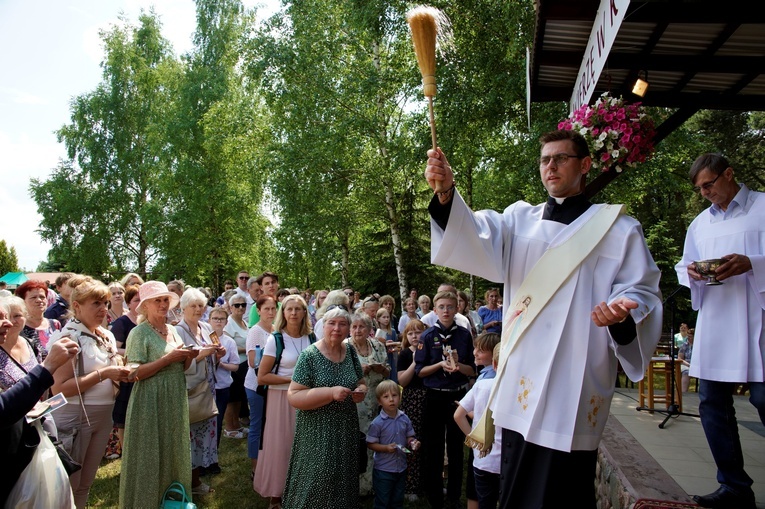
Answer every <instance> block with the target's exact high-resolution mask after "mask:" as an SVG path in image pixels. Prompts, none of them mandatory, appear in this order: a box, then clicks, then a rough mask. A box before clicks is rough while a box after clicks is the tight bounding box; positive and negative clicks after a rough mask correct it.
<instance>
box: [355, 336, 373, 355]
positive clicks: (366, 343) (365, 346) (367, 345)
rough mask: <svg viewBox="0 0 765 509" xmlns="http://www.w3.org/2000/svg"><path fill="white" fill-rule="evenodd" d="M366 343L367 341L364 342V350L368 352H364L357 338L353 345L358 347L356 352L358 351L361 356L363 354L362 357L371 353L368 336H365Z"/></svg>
mask: <svg viewBox="0 0 765 509" xmlns="http://www.w3.org/2000/svg"><path fill="white" fill-rule="evenodd" d="M364 343H365V344H364V351H365V352H366V353H362V351H361V345H359V344H357V343H356V340H355V339H354V340H353V346H354V348H356V352H358V354H359V355H360V356H362V357H367V356H368V355H369V354H370V351H369V350H370V349H369V340H368V339H367V338H364Z"/></svg>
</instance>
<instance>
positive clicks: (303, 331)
mask: <svg viewBox="0 0 765 509" xmlns="http://www.w3.org/2000/svg"><path fill="white" fill-rule="evenodd" d="M269 277H271V276H269ZM293 300H294V301H297V303H298V304H300V306H301V307H302V308H303V320H302V321H301V323H300V332H299V334H300V335H301V336H307V335H308V334H310V333H311V321H310V320H309V319H308V305H307V304H306V303H305V299H304V298H303V297H301V296H300V295H296V294H290V295H287V296H286V297H284V300H283V301H282V305H281V307H280V308H279V309H278V310H277V311H276V318H275V319H274V331H279V332H282V329H284V328H285V327H286V326H287V319H286V318H284V308H286V307H287V304H289V303H290V302H292V301H293Z"/></svg>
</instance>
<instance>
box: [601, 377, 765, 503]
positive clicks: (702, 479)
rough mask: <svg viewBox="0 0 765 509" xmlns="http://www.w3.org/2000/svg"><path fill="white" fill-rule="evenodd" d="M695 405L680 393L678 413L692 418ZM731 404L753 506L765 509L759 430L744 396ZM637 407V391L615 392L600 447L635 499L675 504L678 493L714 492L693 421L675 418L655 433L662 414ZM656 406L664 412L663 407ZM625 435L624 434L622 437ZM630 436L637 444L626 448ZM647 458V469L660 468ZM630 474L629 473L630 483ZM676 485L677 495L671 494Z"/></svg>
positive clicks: (764, 451) (762, 432) (764, 443)
mask: <svg viewBox="0 0 765 509" xmlns="http://www.w3.org/2000/svg"><path fill="white" fill-rule="evenodd" d="M698 403H699V398H698V394H697V393H694V392H688V393H685V394H684V395H683V409H682V411H683V412H687V413H692V414H698ZM734 405H735V408H736V416H737V418H738V423H739V435H740V436H741V446H742V449H743V452H744V463H745V468H746V471H747V473H748V474H749V476H750V477H751V478H752V479H753V480H754V485H753V486H752V489H753V490H754V493H755V497H756V500H757V508H758V509H765V427H764V426H763V425H762V423H761V422H760V418H759V415H758V414H757V410H756V409H755V408H754V407H753V406H752V405H751V404H750V403H749V400H748V397H745V396H734ZM637 406H638V392H637V389H617V392H616V394H615V395H614V399H613V402H612V404H611V415H610V417H609V419H610V420H616V421H618V425H609V426H607V429H606V434H605V435H604V440H603V443H604V445H605V446H606V448H605V450H606V451H607V454H609V455H610V456H611V457H612V458H613V461H614V462H616V463H617V464H618V466H619V469H620V470H621V471H622V472H623V473H624V474H625V475H626V476H627V478H628V479H629V482H631V483H634V484H635V485H636V486H634V489H636V490H638V493H639V494H640V497H641V498H660V499H662V500H678V501H680V500H682V498H683V497H682V495H683V493H682V492H685V494H686V495H687V496H688V497H690V496H691V495H699V494H701V495H704V494H707V493H710V492H712V491H714V490H716V489H717V488H718V486H719V484H718V483H717V480H716V475H717V468H716V467H715V464H714V460H713V459H712V455H711V453H710V452H709V447H708V445H707V441H706V437H705V436H704V430H703V429H702V428H701V421H700V420H699V418H698V417H689V416H684V415H680V416H677V417H673V418H672V419H670V420H669V421H668V422H667V423H666V425H665V427H664V428H663V429H660V428H659V427H658V425H659V424H661V422H662V421H663V420H664V419H665V418H666V416H665V415H663V414H660V413H650V412H647V411H637V410H636V407H637ZM660 407H661V408H664V406H663V405H660ZM625 431H626V433H628V434H629V435H625V434H624V433H625ZM630 438H634V439H635V441H636V442H637V444H639V446H636V447H634V448H633V449H632V450H630V447H629V442H630V440H629V439H630ZM625 446H626V447H625ZM641 448H642V449H644V450H645V452H647V453H648V455H650V458H649V459H648V461H642V460H641V459H640V457H641V456H640V455H641V453H642V451H641V450H640V449H641ZM650 459H653V460H655V463H654V464H653V465H654V466H655V464H656V463H657V464H658V465H659V467H660V468H656V469H652V468H651V464H652V463H653V462H652V461H650ZM630 474H634V475H632V478H631V479H630ZM678 486H679V488H680V489H681V490H682V492H680V491H679V490H677V487H678ZM640 490H644V493H640ZM664 497H666V498H664ZM686 501H687V499H686ZM616 506H617V504H614V507H616Z"/></svg>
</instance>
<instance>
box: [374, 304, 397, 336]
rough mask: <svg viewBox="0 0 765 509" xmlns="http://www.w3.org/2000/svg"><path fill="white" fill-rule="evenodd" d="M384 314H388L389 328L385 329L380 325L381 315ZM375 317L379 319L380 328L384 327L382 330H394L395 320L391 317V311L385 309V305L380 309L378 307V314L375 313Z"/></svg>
mask: <svg viewBox="0 0 765 509" xmlns="http://www.w3.org/2000/svg"><path fill="white" fill-rule="evenodd" d="M384 314H387V315H388V328H387V329H384V328H383V327H381V326H380V321H379V320H380V317H381V316H382V315H384ZM375 318H377V320H378V321H377V325H378V327H379V328H380V329H382V330H384V331H386V332H390V331H392V330H393V320H392V319H391V316H390V313H389V312H388V310H387V309H385V308H384V307H381V308H380V309H378V310H377V314H376V315H375Z"/></svg>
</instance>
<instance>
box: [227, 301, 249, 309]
mask: <svg viewBox="0 0 765 509" xmlns="http://www.w3.org/2000/svg"><path fill="white" fill-rule="evenodd" d="M231 307H232V308H246V307H247V304H245V303H244V302H240V303H239V304H231Z"/></svg>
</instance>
